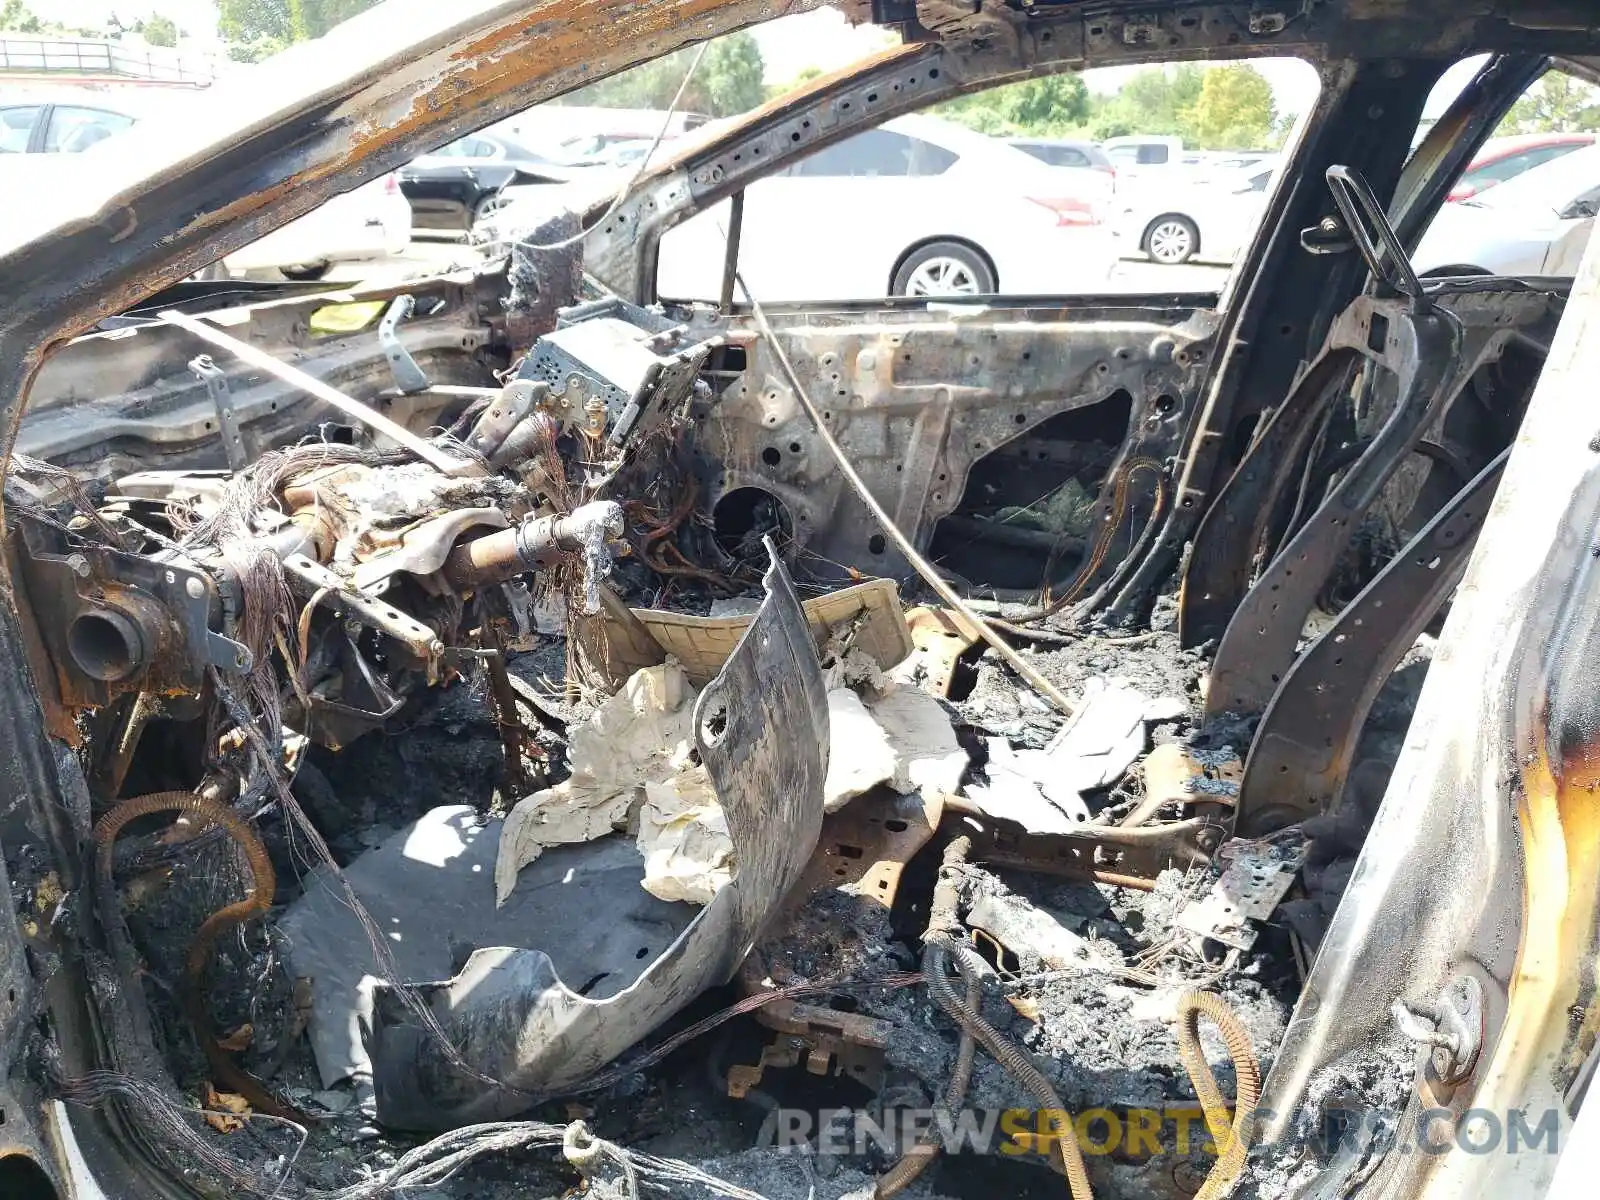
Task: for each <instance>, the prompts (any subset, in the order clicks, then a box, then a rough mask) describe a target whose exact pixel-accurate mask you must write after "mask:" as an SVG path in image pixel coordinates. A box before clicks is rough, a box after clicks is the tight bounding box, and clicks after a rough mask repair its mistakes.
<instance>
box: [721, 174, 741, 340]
mask: <svg viewBox="0 0 1600 1200" xmlns="http://www.w3.org/2000/svg"><path fill="white" fill-rule="evenodd" d="M743 231H744V189H743V188H740V189H739V190H738V191H737V192H735V193H734V194H733V199H732V200H730V201H729V202H728V248H727V252H726V253H725V254H724V255H723V258H722V311H723V312H727V311H728V310H729V309H731V308H732V307H733V281H734V280H735V279H736V278H737V277H738V274H739V238H740V235H741V234H742V233H743Z"/></svg>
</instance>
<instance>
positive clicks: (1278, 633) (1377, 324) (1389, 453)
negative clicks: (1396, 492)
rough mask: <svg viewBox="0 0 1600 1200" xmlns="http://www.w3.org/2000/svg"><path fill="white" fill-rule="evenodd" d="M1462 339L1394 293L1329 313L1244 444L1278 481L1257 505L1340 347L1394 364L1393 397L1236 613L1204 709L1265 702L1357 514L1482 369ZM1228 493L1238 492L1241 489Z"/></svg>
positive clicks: (1238, 708) (1298, 445) (1253, 707)
mask: <svg viewBox="0 0 1600 1200" xmlns="http://www.w3.org/2000/svg"><path fill="white" fill-rule="evenodd" d="M1380 334H1381V340H1380ZM1462 342H1463V333H1462V327H1461V323H1460V322H1459V321H1458V320H1457V319H1456V318H1455V317H1454V316H1453V315H1452V314H1451V313H1450V312H1449V311H1448V310H1446V309H1440V310H1438V311H1437V312H1435V313H1426V314H1423V315H1420V316H1419V315H1416V314H1414V313H1411V312H1408V311H1406V310H1405V308H1404V307H1403V306H1401V305H1400V304H1398V303H1397V302H1396V301H1394V300H1373V299H1367V298H1363V299H1361V300H1358V301H1357V302H1356V303H1355V304H1353V305H1351V306H1350V307H1349V308H1348V309H1346V310H1345V312H1344V313H1343V314H1341V316H1340V317H1339V319H1338V321H1336V322H1335V326H1334V328H1333V330H1332V331H1330V333H1329V335H1328V344H1327V346H1326V347H1325V348H1324V349H1323V351H1322V354H1321V356H1319V358H1318V360H1317V361H1316V362H1315V363H1313V364H1312V369H1310V370H1308V371H1307V372H1306V374H1305V375H1304V376H1302V377H1301V380H1300V383H1299V384H1298V385H1297V386H1296V388H1295V390H1294V392H1292V393H1291V394H1290V396H1289V398H1288V399H1287V400H1286V401H1285V402H1284V404H1283V406H1282V407H1281V408H1280V409H1279V410H1278V412H1277V413H1276V414H1274V416H1273V418H1272V420H1271V421H1270V422H1269V423H1268V425H1267V428H1266V430H1264V431H1263V433H1262V435H1261V437H1260V439H1259V440H1258V441H1257V443H1256V445H1255V446H1253V447H1252V448H1251V452H1250V456H1249V457H1250V458H1251V459H1258V458H1264V462H1263V463H1262V464H1261V469H1262V470H1264V471H1265V470H1271V471H1274V472H1276V474H1275V485H1274V486H1273V488H1272V490H1270V491H1268V492H1267V494H1266V497H1265V499H1266V501H1267V504H1266V506H1265V507H1262V508H1261V509H1259V510H1258V511H1259V513H1261V514H1265V513H1268V512H1270V511H1271V510H1272V509H1271V506H1272V502H1273V501H1274V500H1275V499H1276V497H1277V495H1279V494H1281V486H1280V485H1281V484H1282V483H1283V482H1284V480H1285V476H1284V474H1283V471H1284V469H1285V467H1286V465H1289V464H1293V463H1295V462H1297V461H1298V460H1299V457H1300V455H1301V454H1302V453H1303V452H1304V450H1305V448H1306V446H1307V444H1308V442H1309V440H1310V437H1311V434H1312V432H1313V430H1314V425H1315V420H1314V418H1315V414H1316V412H1317V410H1318V408H1319V407H1320V406H1321V402H1322V401H1323V398H1324V396H1325V394H1326V392H1325V387H1326V385H1327V383H1328V381H1329V378H1330V376H1331V377H1334V378H1337V375H1338V372H1339V371H1340V370H1341V369H1342V367H1343V364H1344V362H1345V361H1347V356H1349V355H1350V354H1351V353H1352V352H1354V353H1358V354H1361V355H1363V356H1365V357H1366V358H1367V359H1368V360H1369V361H1371V362H1374V363H1376V365H1377V366H1378V367H1380V368H1382V369H1383V370H1385V371H1388V372H1390V373H1392V374H1393V375H1394V376H1395V377H1396V381H1397V382H1396V389H1397V392H1398V399H1397V400H1396V403H1395V406H1394V410H1393V412H1391V413H1390V415H1389V417H1388V419H1387V420H1386V421H1385V422H1384V424H1383V427H1382V429H1381V430H1380V431H1379V432H1378V435H1377V436H1376V437H1375V438H1374V439H1373V440H1372V444H1371V445H1370V446H1368V447H1367V449H1366V451H1365V452H1364V453H1363V454H1362V455H1361V457H1360V458H1359V459H1357V460H1356V462H1355V464H1354V465H1352V466H1351V467H1350V468H1349V470H1347V471H1346V472H1345V473H1344V475H1343V476H1342V477H1341V478H1340V480H1339V482H1338V483H1337V484H1335V485H1334V487H1333V488H1332V489H1331V490H1330V491H1329V492H1328V495H1327V497H1326V498H1325V499H1324V500H1323V501H1322V503H1321V504H1320V505H1318V507H1317V508H1316V510H1315V511H1314V512H1313V513H1312V514H1311V516H1310V517H1309V518H1308V519H1307V520H1306V522H1305V523H1304V524H1303V525H1302V526H1301V527H1300V528H1299V529H1298V530H1297V531H1296V532H1295V533H1294V535H1293V536H1292V537H1291V538H1290V539H1289V540H1288V542H1287V543H1286V544H1285V545H1284V546H1283V547H1282V549H1281V550H1279V552H1278V554H1277V556H1276V557H1274V558H1273V559H1272V561H1271V562H1270V563H1269V564H1268V565H1267V567H1266V568H1265V569H1264V570H1263V571H1262V572H1261V575H1260V578H1258V579H1257V580H1256V582H1255V586H1254V587H1252V588H1251V589H1250V590H1249V591H1248V592H1247V593H1246V594H1245V596H1244V598H1243V599H1242V600H1241V601H1240V602H1239V605H1238V607H1237V608H1236V609H1235V610H1234V613H1233V616H1232V618H1231V619H1230V620H1229V622H1228V625H1227V629H1226V631H1225V632H1224V633H1223V635H1222V641H1221V643H1220V644H1219V645H1218V647H1217V653H1216V657H1215V658H1214V659H1213V662H1212V669H1211V689H1210V691H1209V692H1208V694H1207V696H1206V714H1207V716H1208V717H1216V716H1220V715H1221V714H1222V713H1225V712H1235V713H1258V712H1262V711H1263V710H1265V708H1266V706H1267V703H1268V702H1269V701H1270V700H1271V698H1272V695H1273V692H1274V691H1275V690H1276V689H1277V686H1278V684H1279V681H1280V680H1282V678H1283V677H1284V675H1286V674H1287V673H1288V670H1289V667H1290V666H1291V665H1292V664H1293V662H1294V658H1295V647H1296V645H1297V643H1298V642H1299V639H1300V633H1301V630H1302V629H1303V628H1304V626H1305V620H1306V616H1307V614H1308V613H1309V612H1310V611H1311V608H1312V606H1313V605H1314V603H1315V601H1316V594H1317V591H1318V589H1319V588H1320V587H1321V586H1322V584H1323V581H1324V580H1326V579H1327V578H1328V575H1329V574H1330V573H1331V572H1332V570H1333V569H1334V566H1335V565H1336V564H1337V562H1338V559H1339V556H1340V555H1342V554H1343V553H1344V552H1345V549H1346V548H1347V547H1348V546H1349V544H1350V542H1351V540H1352V539H1353V538H1354V537H1355V534H1356V531H1357V528H1358V526H1359V523H1360V521H1361V517H1362V515H1363V514H1364V513H1366V512H1367V510H1368V509H1370V508H1371V507H1372V505H1373V504H1374V503H1375V502H1376V500H1377V499H1378V497H1379V495H1380V494H1381V493H1382V490H1383V486H1384V485H1385V484H1386V483H1387V482H1388V481H1389V479H1390V478H1391V477H1392V476H1393V475H1394V473H1395V472H1396V471H1397V470H1399V468H1400V465H1401V463H1402V462H1403V461H1404V459H1405V456H1406V455H1407V454H1408V453H1410V451H1411V449H1412V447H1413V446H1415V445H1416V444H1417V442H1418V441H1419V440H1420V439H1421V437H1422V435H1423V433H1424V432H1425V431H1426V430H1427V429H1428V428H1429V427H1430V426H1431V425H1432V423H1433V422H1434V421H1435V420H1436V419H1437V418H1438V416H1439V415H1440V414H1441V413H1442V412H1444V411H1445V409H1446V408H1447V407H1448V406H1449V405H1450V404H1451V402H1453V401H1454V399H1455V397H1456V395H1457V393H1458V392H1460V390H1461V389H1462V388H1463V387H1465V386H1466V383H1467V381H1468V380H1469V379H1470V378H1471V376H1472V373H1473V371H1475V370H1476V369H1477V366H1478V355H1477V354H1476V353H1468V354H1464V353H1463V351H1462ZM1475 348H1476V347H1475ZM1284 451H1287V452H1286V453H1285V452H1284ZM1291 469H1292V468H1291ZM1231 483H1232V481H1230V485H1231ZM1232 490H1233V489H1232V488H1231V486H1230V487H1229V488H1225V489H1224V497H1225V499H1226V497H1227V494H1228V493H1229V492H1231V491H1232ZM1233 499H1234V500H1235V501H1237V500H1239V499H1242V495H1241V496H1235V497H1233ZM1221 502H1225V501H1219V503H1221ZM1257 503H1260V501H1259V500H1258V501H1257ZM1207 519H1208V521H1209V520H1210V517H1209V516H1208V518H1207ZM1258 520H1259V517H1258ZM1259 528H1260V526H1259V525H1258V529H1259ZM1187 585H1188V581H1186V586H1187Z"/></svg>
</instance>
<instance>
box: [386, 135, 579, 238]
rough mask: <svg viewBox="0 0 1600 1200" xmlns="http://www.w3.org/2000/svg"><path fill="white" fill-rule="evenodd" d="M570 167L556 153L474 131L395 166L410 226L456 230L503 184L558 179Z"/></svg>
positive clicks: (489, 205)
mask: <svg viewBox="0 0 1600 1200" xmlns="http://www.w3.org/2000/svg"><path fill="white" fill-rule="evenodd" d="M571 171H572V167H571V165H570V164H563V163H560V162H558V161H556V156H554V155H550V154H544V153H540V152H539V151H537V150H533V149H531V148H530V147H528V146H527V145H526V144H524V143H522V142H519V141H516V140H514V139H512V138H510V137H508V136H506V135H505V134H503V133H498V132H492V133H491V132H484V133H474V134H471V135H469V136H468V137H464V138H457V139H456V140H455V141H453V142H451V143H450V144H449V145H448V146H441V147H440V148H439V149H438V150H435V151H434V152H433V153H432V154H424V155H422V156H421V157H419V158H415V159H412V160H411V162H409V163H407V164H406V165H405V166H404V167H401V168H400V190H401V191H402V192H404V193H405V197H406V199H407V200H409V201H410V202H411V220H412V224H413V225H415V226H416V228H418V229H448V230H453V231H458V232H461V231H468V230H471V229H472V227H473V226H474V225H475V224H477V223H478V222H479V221H481V220H483V219H484V218H485V217H487V216H488V215H489V214H490V213H491V212H493V211H494V210H495V208H496V207H497V206H498V205H499V204H500V193H501V191H502V189H504V188H506V187H507V186H509V185H512V184H517V183H533V182H540V181H550V180H554V181H559V180H563V179H565V178H567V177H568V176H569V175H570V173H571Z"/></svg>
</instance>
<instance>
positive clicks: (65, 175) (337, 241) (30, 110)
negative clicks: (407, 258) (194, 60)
mask: <svg viewBox="0 0 1600 1200" xmlns="http://www.w3.org/2000/svg"><path fill="white" fill-rule="evenodd" d="M63 97H70V99H71V102H70V103H68V102H66V101H65V100H64V99H63ZM196 102H203V95H201V94H195V93H184V94H183V95H181V96H175V95H168V96H164V97H154V98H153V97H151V96H149V95H143V96H128V97H124V96H120V95H119V96H115V97H112V96H107V95H105V94H103V93H87V94H86V95H84V96H82V97H79V96H76V95H74V94H73V93H70V92H66V91H61V92H59V93H58V92H51V93H49V94H45V93H41V94H40V95H39V96H38V97H33V98H29V99H25V100H24V99H18V100H17V101H16V102H13V103H10V104H6V105H4V106H0V190H3V192H8V193H10V198H8V199H7V200H5V201H3V202H0V245H4V244H6V243H9V242H16V241H20V240H22V238H23V237H24V236H26V233H27V231H29V230H31V229H32V228H34V227H42V226H44V225H48V224H50V223H51V221H52V219H53V213H52V210H51V207H50V196H51V195H53V194H58V193H59V192H60V191H63V190H65V189H68V188H71V187H73V186H74V182H73V181H74V180H75V179H78V178H80V177H81V175H82V173H83V172H85V171H91V170H93V169H94V167H95V164H96V162H97V161H98V159H99V156H101V155H103V154H105V153H107V152H111V151H114V150H115V147H116V145H117V135H118V134H120V133H122V132H123V131H125V130H128V129H131V128H132V127H133V126H134V125H135V124H137V123H138V122H139V121H140V120H141V119H143V118H145V117H148V116H154V115H155V114H156V113H157V112H159V111H161V110H163V109H170V108H171V106H173V105H175V104H179V103H196ZM410 242H411V208H410V206H409V205H408V204H407V203H406V201H405V197H404V196H402V195H401V194H400V187H399V183H398V181H397V180H396V179H395V177H394V176H393V175H392V174H390V175H385V176H384V177H383V178H381V179H376V180H374V181H372V182H371V183H368V184H365V185H363V186H361V187H359V188H356V189H355V190H353V191H350V192H346V193H344V194H343V195H340V196H335V197H333V198H332V199H330V200H329V201H328V202H327V203H326V204H323V205H321V206H320V207H319V208H317V209H315V210H313V211H312V212H309V213H307V214H306V215H305V216H303V217H301V218H300V219H299V220H297V221H292V222H290V223H289V224H288V225H285V226H283V227H282V228H281V229H277V230H274V231H273V232H272V233H269V234H267V235H266V236H265V237H263V238H260V239H258V240H257V241H255V242H253V243H251V244H250V245H248V246H246V247H245V248H244V249H242V250H240V251H238V252H236V253H234V254H230V255H229V256H228V257H227V258H226V259H224V260H223V263H222V265H221V269H222V270H223V271H225V272H227V273H230V274H236V273H241V272H245V271H266V270H275V271H278V272H281V273H282V274H283V275H284V276H286V277H287V278H290V279H318V278H320V277H321V276H323V275H325V274H326V273H327V272H328V271H329V270H330V269H331V268H332V266H333V264H335V263H339V262H356V261H361V260H364V259H372V258H383V257H385V256H387V255H391V254H398V253H400V252H401V251H403V250H404V249H405V248H406V247H407V246H408V245H409V244H410Z"/></svg>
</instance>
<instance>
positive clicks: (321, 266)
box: [278, 262, 333, 282]
mask: <svg viewBox="0 0 1600 1200" xmlns="http://www.w3.org/2000/svg"><path fill="white" fill-rule="evenodd" d="M331 270H333V264H332V263H331V262H319V263H295V265H294V266H292V267H279V268H278V274H280V275H282V276H283V277H284V278H285V279H293V280H296V281H297V282H298V281H301V280H306V281H309V280H314V279H321V278H322V277H323V276H324V275H326V274H327V273H328V272H329V271H331Z"/></svg>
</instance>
